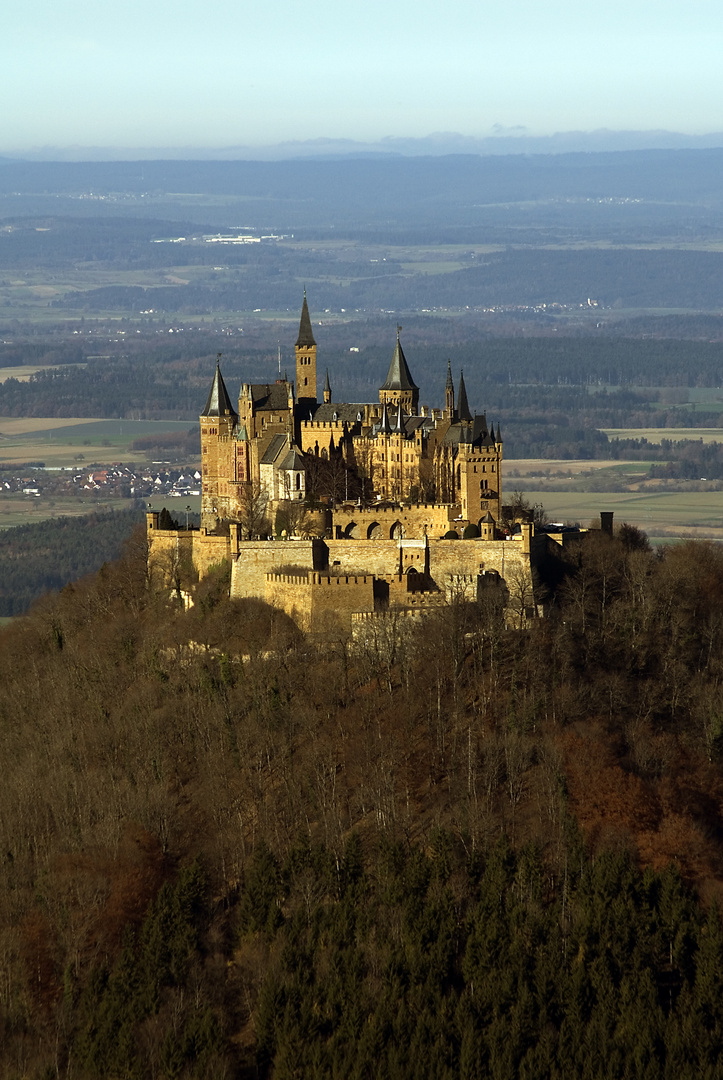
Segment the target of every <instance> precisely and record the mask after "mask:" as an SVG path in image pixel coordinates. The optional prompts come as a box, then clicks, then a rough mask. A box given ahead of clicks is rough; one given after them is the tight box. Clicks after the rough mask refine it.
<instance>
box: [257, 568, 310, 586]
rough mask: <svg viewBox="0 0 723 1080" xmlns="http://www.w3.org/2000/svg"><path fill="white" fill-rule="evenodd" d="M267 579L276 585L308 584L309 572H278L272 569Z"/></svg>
mask: <svg viewBox="0 0 723 1080" xmlns="http://www.w3.org/2000/svg"><path fill="white" fill-rule="evenodd" d="M266 580H267V582H269V583H272V584H274V585H308V584H309V574H308V573H306V574H276V573H274V572H273V571H272V572H271V573H269V574H267V575H266Z"/></svg>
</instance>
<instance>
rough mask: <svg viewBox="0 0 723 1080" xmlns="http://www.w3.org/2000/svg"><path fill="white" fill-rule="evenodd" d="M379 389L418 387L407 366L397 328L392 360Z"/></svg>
mask: <svg viewBox="0 0 723 1080" xmlns="http://www.w3.org/2000/svg"><path fill="white" fill-rule="evenodd" d="M379 389H380V390H418V389H419V387H418V386H417V384H416V383H415V381H414V379H413V378H412V376H411V374H410V373H409V368H408V366H407V361H406V360H405V358H404V352H403V351H402V346H401V343H400V341H399V331H398V330H397V344H396V345H395V347H394V355H393V356H392V362H391V364H390V365H389V371H388V372H387V378H386V381H385V382H384V384H383V385H382V386H380V387H379Z"/></svg>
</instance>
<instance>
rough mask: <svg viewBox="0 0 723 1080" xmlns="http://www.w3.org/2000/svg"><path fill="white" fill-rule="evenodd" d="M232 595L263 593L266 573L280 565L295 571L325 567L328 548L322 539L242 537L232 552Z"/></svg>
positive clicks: (263, 596) (258, 595)
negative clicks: (242, 539)
mask: <svg viewBox="0 0 723 1080" xmlns="http://www.w3.org/2000/svg"><path fill="white" fill-rule="evenodd" d="M231 559H232V561H231V596H232V597H236V598H240V597H247V596H256V597H259V598H260V599H262V600H263V599H264V598H265V597H266V575H267V574H272V573H278V571H280V570H281V569H282V568H283V567H290V568H291V567H293V568H294V571H295V572H306V573H308V571H310V570H325V569H326V568H327V559H328V556H327V548H326V544H325V542H324V541H323V540H245V541H239V543H238V545H237V547H236V550H232V552H231Z"/></svg>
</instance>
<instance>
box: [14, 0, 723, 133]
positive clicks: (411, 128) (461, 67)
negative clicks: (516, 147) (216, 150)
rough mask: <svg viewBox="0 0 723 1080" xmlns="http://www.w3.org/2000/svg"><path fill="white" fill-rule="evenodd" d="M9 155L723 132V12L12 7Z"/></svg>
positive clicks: (452, 4) (394, 4) (288, 1)
mask: <svg viewBox="0 0 723 1080" xmlns="http://www.w3.org/2000/svg"><path fill="white" fill-rule="evenodd" d="M0 27H2V49H3V53H4V55H3V61H2V65H0V100H1V101H2V103H3V106H2V108H1V109H0V152H3V151H8V150H13V149H14V150H21V149H28V148H32V147H38V146H43V145H51V146H59V147H61V146H68V145H73V144H75V145H81V146H93V145H96V146H97V145H103V146H136V147H143V146H159V147H162V146H199V147H201V146H230V145H237V144H254V145H257V144H268V143H274V142H278V141H281V140H287V139H313V138H319V137H334V138H340V137H344V138H352V139H377V138H380V137H383V136H387V135H397V136H423V135H427V134H429V133H431V132H435V131H457V132H461V133H462V134H465V135H475V136H483V135H488V134H491V133H492V132H493V130H494V128H495V125H500V126H501V127H502V128H515V127H517V126H523V127H524V128H526V129H527V130H528V132H529V133H530V134H549V133H552V132H555V131H565V130H572V129H585V130H589V129H595V128H601V127H608V128H618V129H648V128H666V129H668V130H675V131H682V132H687V133H702V132H709V131H721V130H723V115H722V113H723V62H722V61H721V45H723V3H721V0H685V2H680V0H624V2H622V0H597V2H596V3H590V2H585V0H576V2H574V3H573V2H569V0H492V2H490V0H448V3H447V5H446V6H445V5H444V4H443V3H440V2H439V0H435V2H432V0H364V2H363V3H351V2H349V0H333V2H332V0H264V2H262V0H234V2H233V3H231V2H225V0H173V2H171V0H5V3H4V5H3V15H2V17H1V18H0Z"/></svg>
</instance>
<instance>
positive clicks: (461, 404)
mask: <svg viewBox="0 0 723 1080" xmlns="http://www.w3.org/2000/svg"><path fill="white" fill-rule="evenodd" d="M457 415H458V417H459V419H460V420H467V421H469V420H471V419H472V413H471V412H470V411H469V403H468V401H467V387H466V386H465V385H464V372H462V371H460V373H459V393H458V394H457Z"/></svg>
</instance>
